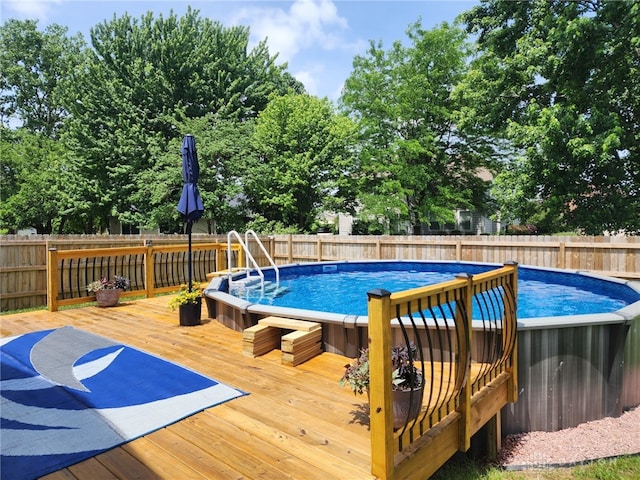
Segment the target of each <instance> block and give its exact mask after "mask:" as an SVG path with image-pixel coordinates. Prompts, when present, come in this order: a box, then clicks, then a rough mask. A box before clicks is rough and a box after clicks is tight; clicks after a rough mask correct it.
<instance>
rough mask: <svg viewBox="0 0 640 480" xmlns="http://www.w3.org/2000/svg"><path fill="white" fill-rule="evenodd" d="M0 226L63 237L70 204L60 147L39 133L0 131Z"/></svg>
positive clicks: (25, 130)
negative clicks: (0, 170)
mask: <svg viewBox="0 0 640 480" xmlns="http://www.w3.org/2000/svg"><path fill="white" fill-rule="evenodd" d="M0 155H1V158H2V178H1V180H0V189H1V191H2V202H1V203H0V226H2V227H3V228H6V229H7V230H9V231H12V230H17V229H20V228H27V227H33V228H35V229H36V230H37V232H38V233H65V232H66V231H67V230H65V228H69V227H71V228H73V225H69V224H68V223H69V221H70V220H71V222H73V219H72V218H70V215H69V213H70V210H71V207H72V201H71V198H70V195H69V189H68V188H67V182H68V172H67V170H66V164H65V155H64V151H63V149H62V146H61V145H60V142H57V141H56V140H54V139H51V138H49V137H47V136H46V135H44V134H43V133H40V132H29V131H28V130H27V129H24V128H23V129H19V130H16V131H11V130H8V129H5V128H2V142H0Z"/></svg>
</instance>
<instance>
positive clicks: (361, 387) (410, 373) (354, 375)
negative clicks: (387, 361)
mask: <svg viewBox="0 0 640 480" xmlns="http://www.w3.org/2000/svg"><path fill="white" fill-rule="evenodd" d="M417 353H418V351H417V348H416V346H415V345H414V344H413V343H412V344H410V345H409V347H407V346H396V347H393V348H392V349H391V365H392V367H393V373H392V380H391V381H392V383H393V389H394V390H412V389H415V388H420V387H421V386H422V372H420V371H419V370H418V368H417V367H416V366H415V363H414V362H415V359H416V358H417ZM344 367H345V372H344V375H343V376H342V378H341V379H340V384H341V385H349V387H351V390H353V393H354V394H355V395H362V394H363V393H364V392H365V391H367V390H368V389H369V349H368V348H365V349H362V350H360V356H359V357H358V358H356V359H355V360H354V361H353V362H352V363H348V364H346V365H345V366H344Z"/></svg>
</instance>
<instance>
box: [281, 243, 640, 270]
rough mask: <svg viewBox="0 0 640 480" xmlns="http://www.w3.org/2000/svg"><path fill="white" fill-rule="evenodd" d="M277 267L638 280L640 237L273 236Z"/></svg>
mask: <svg viewBox="0 0 640 480" xmlns="http://www.w3.org/2000/svg"><path fill="white" fill-rule="evenodd" d="M269 238H270V239H271V242H272V249H273V250H272V257H273V258H274V259H275V260H276V262H278V263H297V262H301V263H302V262H315V261H331V260H444V261H462V262H489V263H497V264H500V265H502V264H503V263H504V262H506V261H509V260H513V261H516V262H518V263H519V264H520V265H532V266H536V267H545V268H562V269H570V270H585V271H590V272H595V273H599V274H602V275H608V276H616V277H622V278H628V279H640V237H579V236H573V237H572V236H558V237H556V236H533V235H531V236H529V235H527V236H524V235H523V236H488V235H477V236H444V235H443V236H386V235H385V236H364V235H363V236H334V235H274V236H270V237H269Z"/></svg>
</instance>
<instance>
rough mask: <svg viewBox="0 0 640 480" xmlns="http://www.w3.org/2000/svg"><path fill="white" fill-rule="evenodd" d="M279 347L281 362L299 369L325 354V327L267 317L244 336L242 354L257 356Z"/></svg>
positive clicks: (247, 330) (302, 321)
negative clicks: (323, 348)
mask: <svg viewBox="0 0 640 480" xmlns="http://www.w3.org/2000/svg"><path fill="white" fill-rule="evenodd" d="M278 347H280V350H281V352H282V363H283V364H285V365H292V366H296V365H299V364H301V363H303V362H306V361H307V360H309V359H310V358H313V357H314V356H316V355H318V354H320V353H321V352H322V324H320V323H318V322H308V321H305V320H296V319H293V318H282V317H266V318H263V319H260V320H259V321H258V324H257V325H253V326H252V327H249V328H246V329H245V330H244V332H243V333H242V352H243V353H244V355H246V356H250V357H257V356H259V355H264V354H265V353H268V352H270V351H271V350H273V349H276V348H278Z"/></svg>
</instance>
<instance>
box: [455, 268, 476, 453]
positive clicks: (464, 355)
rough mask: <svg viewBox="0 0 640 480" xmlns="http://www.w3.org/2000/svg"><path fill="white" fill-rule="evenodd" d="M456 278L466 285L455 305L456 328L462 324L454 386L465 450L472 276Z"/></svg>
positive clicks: (460, 442) (468, 419) (467, 443)
mask: <svg viewBox="0 0 640 480" xmlns="http://www.w3.org/2000/svg"><path fill="white" fill-rule="evenodd" d="M456 278H457V279H460V280H465V281H466V282H467V285H466V286H465V287H464V288H462V295H461V297H462V298H461V299H460V300H459V302H460V303H462V304H463V305H456V329H458V328H460V327H459V325H461V326H462V336H461V339H462V340H463V342H462V344H460V345H458V371H457V378H456V387H457V388H460V387H461V388H462V391H461V392H460V405H459V407H458V408H457V411H458V413H460V416H461V421H460V430H459V436H458V449H459V450H460V451H462V452H466V451H467V450H469V448H470V447H471V380H472V379H471V345H472V341H473V338H472V336H471V335H472V323H473V322H472V313H471V312H472V309H473V276H472V275H469V274H468V273H461V274H459V275H456Z"/></svg>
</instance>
